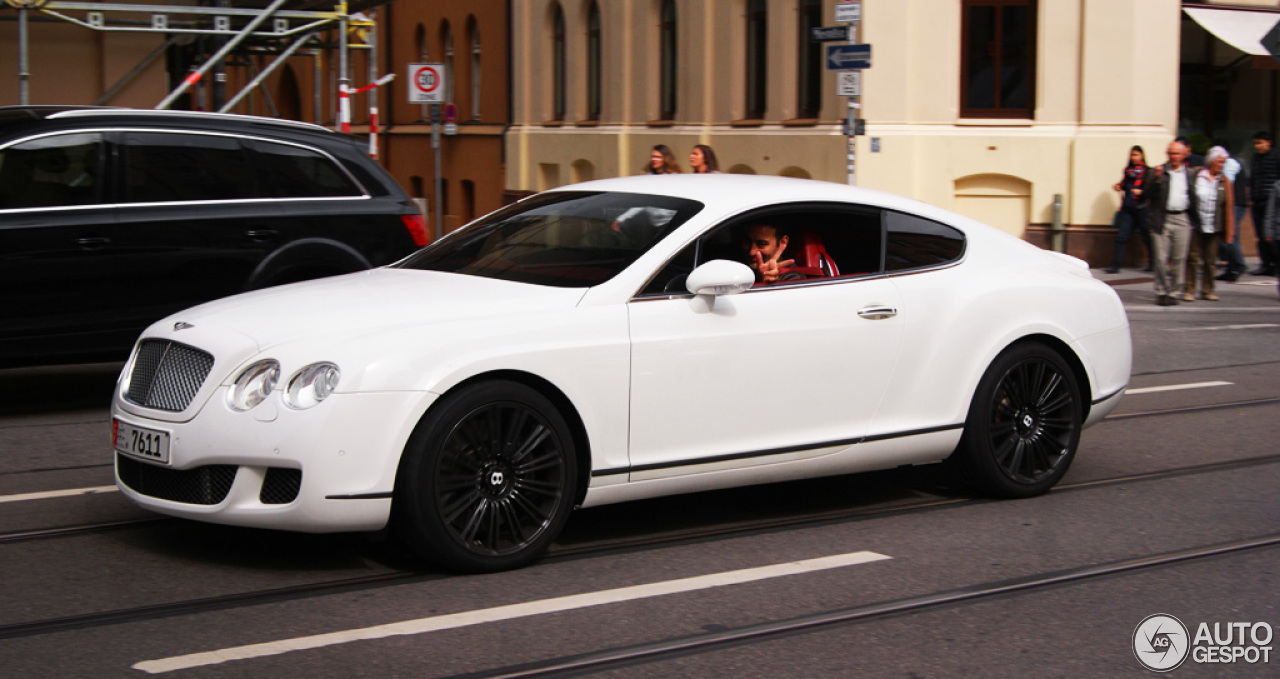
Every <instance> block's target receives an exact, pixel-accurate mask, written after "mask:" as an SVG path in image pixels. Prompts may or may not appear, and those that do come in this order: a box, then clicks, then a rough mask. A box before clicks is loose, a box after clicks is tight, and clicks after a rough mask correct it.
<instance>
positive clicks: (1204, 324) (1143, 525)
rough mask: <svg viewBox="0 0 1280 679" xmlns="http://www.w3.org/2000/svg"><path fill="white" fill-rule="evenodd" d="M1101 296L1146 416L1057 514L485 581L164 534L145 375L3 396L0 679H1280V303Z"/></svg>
mask: <svg viewBox="0 0 1280 679" xmlns="http://www.w3.org/2000/svg"><path fill="white" fill-rule="evenodd" d="M1100 277H1103V278H1109V279H1111V281H1112V283H1113V284H1114V285H1116V287H1117V290H1119V292H1120V294H1121V296H1122V297H1123V298H1124V300H1125V302H1126V306H1127V307H1128V309H1129V312H1130V319H1131V321H1132V324H1133V332H1134V349H1135V361H1134V370H1133V377H1132V381H1131V385H1130V393H1129V394H1128V395H1127V396H1126V398H1125V399H1124V401H1123V402H1122V404H1121V406H1120V407H1119V409H1118V410H1117V412H1116V413H1114V414H1113V415H1112V417H1110V418H1109V419H1108V420H1107V421H1104V422H1103V423H1101V424H1099V425H1098V426H1096V427H1094V428H1092V429H1090V430H1088V431H1086V432H1085V434H1084V438H1083V442H1082V444H1081V446H1080V452H1079V454H1078V457H1077V459H1076V462H1075V464H1074V466H1073V467H1072V470H1071V472H1070V473H1069V474H1068V476H1067V478H1066V479H1065V480H1064V482H1063V483H1062V484H1061V485H1060V486H1059V487H1058V488H1057V489H1055V490H1054V491H1053V492H1051V493H1049V494H1048V495H1046V496H1044V497H1041V498H1035V499H1031V500H1023V501H1016V502H994V501H988V500H982V499H978V498H974V497H972V496H970V495H968V494H966V493H965V492H964V491H963V490H962V489H958V488H956V487H953V485H952V484H951V482H950V480H949V478H948V477H947V476H946V475H945V474H943V473H941V470H940V469H938V468H923V469H912V470H897V471H892V472H884V473H877V474H863V475H857V476H848V477H840V478H834V479H824V480H818V481H812V482H797V483H788V484H779V485H774V486H768V487H758V488H749V489H742V490H734V491H721V492H715V493H704V494H699V495H691V496H684V497H676V498H667V499H663V500H655V501H646V502H638V503H631V504H627V505H617V506H609V507H601V508H596V509H589V510H583V511H580V512H578V513H577V514H575V516H574V517H573V518H572V519H571V521H570V524H569V528H568V529H567V531H566V533H565V534H564V536H563V537H562V539H561V540H560V541H559V542H558V543H557V545H556V546H555V548H554V549H553V551H552V554H551V555H549V556H548V557H547V558H546V559H544V560H543V561H541V562H539V563H537V564H535V565H534V566H532V567H529V568H526V569H523V570H519V571H515V572H510V573H501V574H496V575H485V576H466V577H463V576H454V575H447V574H442V573H437V572H432V571H429V570H422V569H421V568H420V567H418V566H416V565H415V564H414V563H413V562H412V561H411V560H410V559H408V558H407V557H406V556H405V555H404V554H403V553H401V552H400V551H399V550H398V549H396V548H395V547H394V546H393V545H389V544H385V543H383V542H380V541H378V540H377V539H373V538H370V537H368V536H359V535H336V536H333V535H331V536H316V535H294V534H282V533H274V532H269V531H255V530H247V529H239V528H227V527H218V526H209V525H202V524H195V523H189V522H184V521H178V520H172V519H162V518H158V517H154V516H153V515H150V514H147V513H146V512H143V511H141V510H139V509H137V508H135V507H133V506H132V505H130V504H129V503H128V502H126V501H125V500H124V499H123V498H122V497H121V496H120V494H119V493H117V492H115V491H114V490H112V472H111V466H110V462H111V455H110V452H109V450H108V449H107V448H108V446H107V441H108V429H109V420H108V414H107V411H106V410H105V408H104V407H103V405H102V404H104V403H106V401H107V399H108V398H109V395H110V392H111V389H112V385H113V382H114V379H115V374H116V372H117V371H118V370H119V366H118V365H94V366H76V367H69V368H40V369H27V370H9V371H0V582H3V583H4V585H3V592H4V596H3V597H0V668H3V669H2V670H0V673H2V674H3V675H4V676H7V677H142V676H148V674H149V673H155V674H158V675H161V676H170V677H183V678H185V677H245V676H253V677H298V676H306V677H308V678H309V679H328V678H331V677H333V678H337V677H356V676H360V677H415V678H431V677H496V676H582V675H591V676H600V677H627V678H635V677H677V676H679V677H722V676H723V677H762V678H763V677H770V678H773V677H854V676H856V677H931V678H932V677H1006V676H1007V677H1014V676H1016V677H1104V676H1105V677H1116V676H1121V677H1122V676H1133V677H1141V676H1155V674H1154V673H1153V672H1152V671H1150V670H1148V669H1145V668H1144V667H1143V666H1142V665H1141V664H1140V662H1139V655H1138V654H1135V650H1134V645H1135V640H1134V637H1135V631H1136V630H1137V629H1138V628H1139V624H1140V623H1143V626H1144V633H1143V634H1142V635H1140V636H1141V637H1142V639H1143V640H1145V642H1146V643H1147V644H1149V645H1148V646H1147V647H1146V648H1145V649H1143V651H1142V652H1143V653H1145V655H1142V656H1141V657H1143V658H1144V659H1146V660H1147V661H1148V662H1153V663H1158V662H1159V661H1161V660H1162V659H1163V658H1164V657H1167V656H1166V655H1165V654H1163V653H1160V654H1157V653H1153V652H1152V651H1159V650H1160V649H1168V647H1167V646H1160V644H1162V643H1164V641H1169V642H1170V643H1171V644H1172V646H1173V650H1175V651H1176V650H1177V646H1178V644H1182V645H1183V648H1184V649H1190V650H1191V653H1190V655H1189V657H1188V658H1187V659H1186V660H1185V662H1184V663H1183V664H1182V666H1181V667H1179V668H1178V669H1176V670H1174V671H1173V673H1172V674H1171V675H1170V676H1175V677H1202V676H1203V677H1208V676H1215V677H1216V676H1242V677H1246V676H1247V677H1252V676H1257V677H1274V676H1277V675H1278V674H1280V657H1275V656H1276V653H1275V652H1274V651H1275V650H1277V648H1280V639H1277V638H1274V637H1275V634H1274V633H1273V632H1274V627H1275V625H1277V624H1280V593H1278V587H1277V585H1278V584H1280V577H1278V576H1280V572H1278V571H1280V494H1277V493H1276V488H1277V487H1278V486H1280V444H1278V441H1277V434H1278V433H1280V300H1277V294H1276V287H1275V280H1274V279H1269V280H1266V279H1250V278H1248V277H1246V279H1243V280H1242V281H1241V282H1240V283H1237V284H1235V285H1223V286H1221V288H1220V290H1219V294H1220V295H1222V297H1223V299H1222V301H1221V302H1216V303H1210V302H1196V303H1192V304H1184V305H1180V306H1178V307H1171V308H1161V307H1156V306H1154V305H1153V304H1152V303H1151V301H1152V297H1151V293H1150V284H1149V282H1147V281H1146V280H1145V276H1144V275H1143V274H1142V273H1141V272H1136V273H1135V272H1125V273H1122V274H1118V275H1113V276H1105V275H1101V274H1100ZM1156 614H1164V615H1169V616H1173V617H1176V618H1177V619H1178V620H1179V621H1180V622H1181V623H1182V624H1183V625H1184V626H1185V628H1186V637H1179V633H1178V631H1177V630H1176V629H1175V628H1173V627H1169V626H1165V627H1161V628H1159V631H1158V632H1157V633H1154V634H1152V633H1151V630H1152V629H1155V628H1153V627H1147V626H1146V623H1144V622H1143V621H1144V619H1145V618H1148V616H1153V615H1156ZM1166 622H1167V621H1165V620H1161V619H1153V621H1152V624H1155V623H1160V624H1166ZM1202 623H1203V624H1204V625H1205V631H1206V633H1208V634H1210V635H1212V634H1213V632H1214V631H1216V632H1217V633H1218V635H1219V636H1220V637H1224V636H1226V635H1227V633H1228V632H1231V633H1232V634H1233V636H1232V638H1231V639H1230V640H1228V641H1213V640H1209V641H1204V640H1203V639H1201V640H1200V641H1197V640H1196V639H1195V637H1196V636H1197V634H1198V632H1199V631H1200V626H1201V624H1202ZM1234 623H1247V626H1240V625H1237V626H1235V627H1232V626H1231V625H1232V624H1234ZM1215 626H1216V629H1215ZM1241 631H1243V635H1244V637H1245V639H1244V640H1243V643H1241V642H1240V639H1239V635H1238V634H1236V633H1238V632H1241ZM1263 635H1265V638H1266V643H1260V641H1261V640H1260V638H1259V637H1262V636H1263ZM1188 637H1190V638H1188ZM1152 642H1155V645H1154V646H1153V645H1150V644H1151V643H1152ZM1264 648H1266V649H1268V650H1267V651H1266V653H1267V654H1268V661H1266V662H1264V661H1263V660H1262V655H1263V649H1264ZM1251 654H1252V655H1251ZM1223 657H1227V658H1230V659H1232V660H1234V662H1231V663H1220V662H1212V663H1210V662H1205V661H1206V660H1211V659H1212V660H1220V659H1222V658H1223ZM1250 658H1254V659H1255V660H1256V662H1252V663H1251V662H1248V660H1249V659H1250Z"/></svg>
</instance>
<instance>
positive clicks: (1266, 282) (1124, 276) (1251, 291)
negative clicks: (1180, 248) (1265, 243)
mask: <svg viewBox="0 0 1280 679" xmlns="http://www.w3.org/2000/svg"><path fill="white" fill-rule="evenodd" d="M1248 264H1249V270H1250V271H1252V270H1253V269H1255V268H1257V266H1258V262H1257V260H1256V259H1252V260H1250V261H1249V262H1248ZM1090 271H1091V272H1092V273H1093V277H1094V278H1096V279H1098V280H1100V281H1102V282H1104V283H1107V284H1108V285H1111V286H1112V287H1114V288H1115V289H1116V292H1117V293H1118V294H1119V295H1120V299H1121V300H1122V301H1123V302H1124V305H1125V308H1127V309H1143V308H1148V307H1149V308H1151V309H1158V310H1161V311H1166V310H1173V311H1177V310H1195V311H1214V310H1223V311H1225V310H1231V311H1239V310H1242V309H1248V310H1256V311H1268V310H1270V311H1274V312H1276V313H1280V293H1278V292H1277V287H1276V283H1277V281H1276V277H1275V276H1250V275H1249V274H1248V273H1245V274H1242V275H1241V276H1240V279H1239V280H1237V281H1236V282H1234V283H1227V282H1225V281H1214V293H1215V294H1217V295H1218V297H1220V298H1221V299H1220V300H1219V301H1217V302H1209V301H1206V300H1201V299H1197V300H1195V301H1194V302H1183V301H1181V300H1179V303H1178V305H1177V306H1171V307H1160V306H1156V303H1155V301H1156V296H1155V292H1154V291H1153V290H1152V285H1153V281H1154V278H1153V276H1154V275H1155V274H1153V273H1150V272H1147V271H1143V270H1142V269H1121V270H1120V272H1119V273H1107V272H1106V271H1105V270H1104V269H1091V270H1090Z"/></svg>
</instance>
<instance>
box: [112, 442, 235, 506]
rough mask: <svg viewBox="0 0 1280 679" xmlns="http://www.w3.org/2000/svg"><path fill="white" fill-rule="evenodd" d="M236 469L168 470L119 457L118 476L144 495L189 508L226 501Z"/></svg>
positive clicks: (228, 466) (230, 466) (218, 466)
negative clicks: (178, 503)
mask: <svg viewBox="0 0 1280 679" xmlns="http://www.w3.org/2000/svg"><path fill="white" fill-rule="evenodd" d="M237 469H239V467H237V466H236V465H233V464H213V465H208V466H205V467H196V468H195V469H186V470H178V469H168V468H166V467H157V466H155V465H152V464H147V463H146V462H138V461H137V460H133V459H130V458H128V457H125V456H123V455H120V454H117V455H116V474H117V475H118V476H119V477H120V481H122V482H123V483H124V485H126V486H128V487H130V488H132V489H133V490H134V491H136V492H138V493H141V494H143V495H149V496H151V497H156V498H160V499H161V500H169V501H170V502H184V503H186V504H190V505H216V504H218V503H219V502H222V501H223V500H224V499H226V497H227V493H229V492H231V484H232V482H234V481H235V480H236V470H237Z"/></svg>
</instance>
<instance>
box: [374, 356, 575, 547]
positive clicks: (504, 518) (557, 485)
mask: <svg viewBox="0 0 1280 679" xmlns="http://www.w3.org/2000/svg"><path fill="white" fill-rule="evenodd" d="M401 474H402V478H401V479H400V481H398V482H397V486H398V488H397V497H396V502H397V519H398V524H399V525H398V529H399V531H400V534H401V537H402V538H403V539H404V540H405V541H406V542H407V543H408V545H409V546H410V547H411V548H413V549H414V550H415V551H416V552H418V553H419V554H420V555H421V556H423V557H424V558H427V559H428V560H431V561H433V562H435V563H437V564H439V565H441V566H444V567H446V568H449V569H453V570H459V571H465V572H491V571H498V570H505V569H509V568H517V567H520V566H523V565H525V564H527V563H529V562H531V561H533V560H534V559H536V558H537V557H538V556H539V555H540V554H541V553H542V552H543V551H545V550H546V548H547V547H548V546H550V544H551V542H552V541H553V540H554V539H555V537H556V535H558V534H559V532H560V529H561V528H562V527H563V526H564V523H565V520H566V519H567V518H568V515H569V512H570V510H571V509H572V505H573V499H574V488H575V483H576V475H577V464H576V457H575V453H574V446H573V438H572V436H571V434H570V432H569V428H568V425H567V424H566V423H565V420H564V418H563V417H562V416H561V415H560V413H559V411H558V410H557V409H556V407H555V406H554V405H553V404H552V403H551V402H550V401H549V400H548V399H547V398H545V397H544V396H542V395H541V394H540V393H538V392H537V391H536V390H534V389H532V388H530V387H527V386H525V385H522V384H519V383H515V382H496V381H495V382H483V383H477V384H473V385H469V386H466V387H463V388H462V389H461V390H460V391H459V392H458V393H456V394H450V395H449V396H447V397H446V400H445V402H443V403H441V404H438V405H437V406H436V407H434V408H432V410H431V411H430V412H429V413H428V415H427V417H426V418H424V419H423V421H422V423H421V424H420V425H419V426H418V428H417V429H416V430H415V432H414V434H413V436H412V437H411V438H410V441H409V445H408V446H407V448H406V450H405V460H404V462H403V463H402V469H401Z"/></svg>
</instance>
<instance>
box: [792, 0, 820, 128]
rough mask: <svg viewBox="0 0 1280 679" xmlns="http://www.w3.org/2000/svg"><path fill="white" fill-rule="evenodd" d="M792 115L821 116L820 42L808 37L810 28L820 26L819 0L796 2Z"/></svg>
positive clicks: (800, 116) (803, 116) (799, 116)
mask: <svg viewBox="0 0 1280 679" xmlns="http://www.w3.org/2000/svg"><path fill="white" fill-rule="evenodd" d="M796 25H797V27H798V29H799V33H798V35H797V36H796V48H797V49H796V52H797V54H796V117H797V118H804V119H810V118H812V119H817V118H819V117H821V115H822V81H823V73H824V72H825V71H826V68H825V67H824V64H823V54H824V51H823V43H820V42H814V41H813V40H812V39H810V31H809V29H810V28H818V27H821V26H822V0H799V1H798V2H797V3H796Z"/></svg>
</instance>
